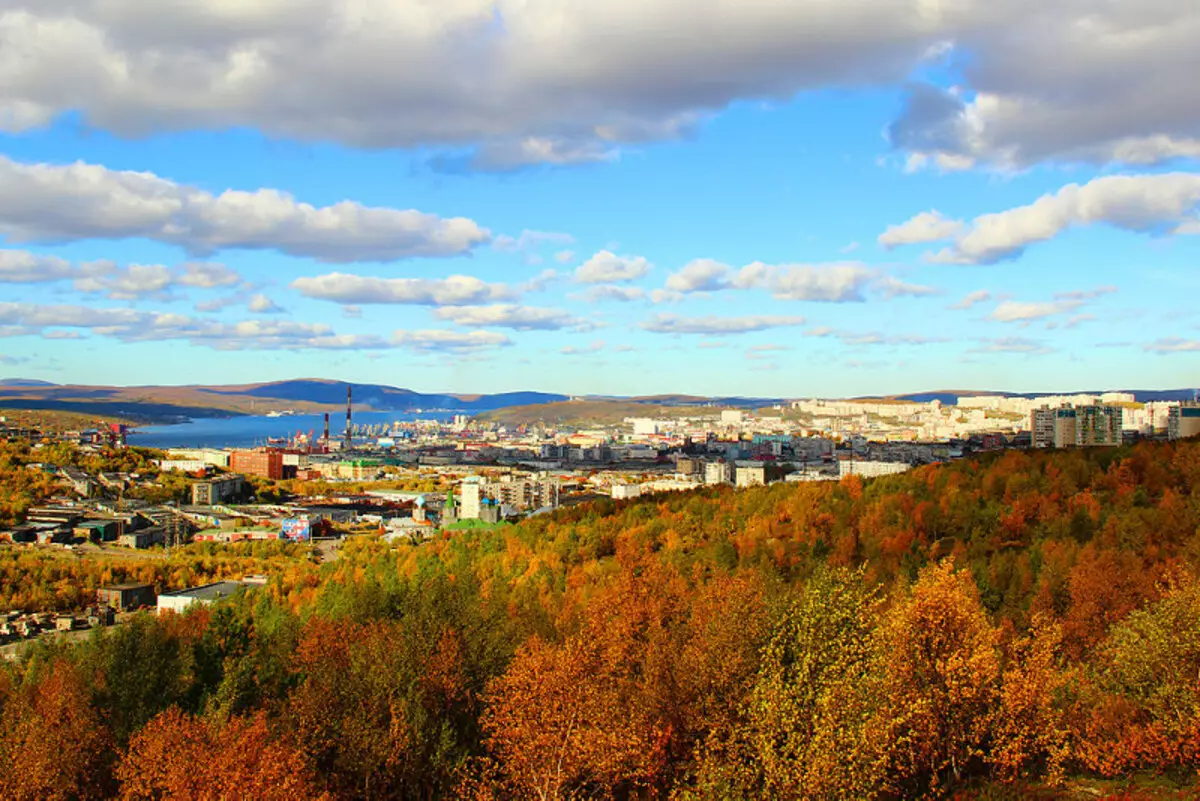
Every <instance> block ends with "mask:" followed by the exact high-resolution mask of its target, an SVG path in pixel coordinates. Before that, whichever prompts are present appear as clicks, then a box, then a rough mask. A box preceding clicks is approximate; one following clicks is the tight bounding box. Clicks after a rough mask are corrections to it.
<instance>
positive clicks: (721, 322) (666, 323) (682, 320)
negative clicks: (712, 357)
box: [642, 314, 804, 335]
mask: <svg viewBox="0 0 1200 801" xmlns="http://www.w3.org/2000/svg"><path fill="white" fill-rule="evenodd" d="M800 325H804V318H803V317H794V316H779V315H752V316H748V317H716V316H713V315H709V316H707V317H680V316H678V315H674V314H656V315H654V316H653V317H651V318H650V319H649V320H647V321H646V322H644V323H642V328H643V329H645V330H646V331H652V332H654V333H656V334H702V335H722V334H747V333H750V332H752V331H765V330H767V329H770V328H785V327H789V326H800Z"/></svg>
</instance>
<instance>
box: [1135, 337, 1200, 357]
mask: <svg viewBox="0 0 1200 801" xmlns="http://www.w3.org/2000/svg"><path fill="white" fill-rule="evenodd" d="M1143 349H1144V350H1145V351H1146V352H1148V353H1157V354H1160V355H1164V354H1169V353H1200V340H1198V339H1181V338H1179V337H1166V338H1163V339H1157V340H1155V341H1154V342H1151V343H1149V344H1148V345H1146V346H1145V347H1144V348H1143Z"/></svg>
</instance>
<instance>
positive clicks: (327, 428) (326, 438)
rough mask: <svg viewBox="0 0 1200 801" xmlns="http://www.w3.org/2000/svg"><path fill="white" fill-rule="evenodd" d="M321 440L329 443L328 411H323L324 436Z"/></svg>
mask: <svg viewBox="0 0 1200 801" xmlns="http://www.w3.org/2000/svg"><path fill="white" fill-rule="evenodd" d="M321 441H322V442H324V443H325V444H326V445H328V444H329V412H325V437H324V439H322V440H321Z"/></svg>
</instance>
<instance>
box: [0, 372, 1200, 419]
mask: <svg viewBox="0 0 1200 801" xmlns="http://www.w3.org/2000/svg"><path fill="white" fill-rule="evenodd" d="M346 386H347V384H346V383H345V382H341V381H329V380H326V379H318V378H302V379H296V380H291V381H271V382H266V383H259V384H233V385H217V386H203V385H197V386H181V387H171V386H142V387H103V386H77V385H63V384H54V383H51V382H49V381H38V380H34V379H25V378H8V379H4V380H0V408H9V409H52V410H58V411H72V412H81V413H85V414H95V415H102V416H107V417H122V418H126V419H130V420H135V421H145V422H151V421H153V422H161V421H166V420H178V419H182V418H196V417H231V416H236V415H248V414H267V413H268V412H272V411H285V410H288V409H290V410H293V411H296V412H337V411H340V410H342V409H344V408H345V405H346ZM349 386H350V387H351V389H352V391H353V396H354V408H355V409H356V410H360V411H378V412H411V411H415V410H417V409H421V410H433V409H439V410H446V411H455V412H462V413H465V414H478V413H482V412H489V411H495V410H498V409H508V408H512V407H524V406H537V405H542V404H547V403H557V402H560V401H566V400H569V398H568V397H567V396H566V395H556V394H553V393H548V392H503V393H498V394H492V395H468V394H459V393H431V394H426V393H421V392H414V391H413V390H411V389H403V388H400V387H393V386H389V385H386V384H356V383H352V384H350V385H349ZM1124 391H1128V392H1132V393H1133V395H1134V397H1135V398H1137V400H1138V401H1141V402H1148V401H1164V400H1190V399H1191V398H1192V396H1193V390H1191V389H1175V390H1124ZM1050 394H1099V391H1093V392H1089V393H1045V392H1042V393H1013V392H980V391H976V390H939V391H936V392H920V393H914V394H909V395H891V396H876V397H887V398H890V399H893V400H907V401H916V402H923V403H927V402H929V401H932V400H940V401H942V402H943V403H947V404H950V403H956V402H957V401H958V399H959V398H960V397H969V396H978V395H1008V396H1011V397H1024V398H1039V397H1045V396H1047V395H1050ZM584 400H587V401H591V402H601V403H602V402H607V401H611V402H619V403H621V404H641V405H645V406H647V407H666V406H674V407H691V406H716V407H727V408H728V407H735V408H761V407H765V406H773V405H776V404H779V403H785V402H786V400H785V399H783V398H752V397H738V396H734V397H713V398H706V397H702V396H697V395H682V394H670V395H646V396H638V397H624V398H623V397H618V396H607V395H605V396H599V395H593V396H587V397H586V398H584Z"/></svg>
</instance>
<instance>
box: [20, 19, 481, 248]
mask: <svg viewBox="0 0 1200 801" xmlns="http://www.w3.org/2000/svg"><path fill="white" fill-rule="evenodd" d="M2 21H3V16H2V15H0V26H2V24H3V23H2ZM2 39H3V36H2V35H0V40H2ZM2 74H3V67H2V66H0V75H2ZM0 234H3V235H4V236H6V237H7V238H8V239H10V240H12V241H16V242H43V243H61V242H72V241H77V240H81V239H93V238H108V239H118V238H125V237H144V238H146V239H152V240H155V241H157V242H163V243H166V244H170V245H178V246H179V247H182V248H184V249H185V250H187V251H188V252H190V253H196V254H208V253H212V252H214V251H217V250H222V249H226V248H248V249H274V250H278V251H280V252H283V253H287V254H289V255H292V256H304V257H310V258H314V259H318V260H320V261H325V262H336V263H345V262H354V261H391V260H395V259H402V258H409V257H417V256H427V257H435V256H457V255H461V254H464V253H468V252H470V251H471V250H472V249H473V248H475V247H477V246H478V245H480V244H483V243H485V242H487V241H488V240H489V239H490V236H491V235H490V233H489V232H488V231H487V230H486V229H483V228H481V227H479V226H478V225H477V224H476V223H475V222H473V221H471V220H468V219H465V218H452V219H444V218H441V217H437V216H434V215H431V214H423V213H421V212H419V211H412V210H407V211H405V210H399V209H390V208H371V207H367V206H362V205H360V204H358V203H354V202H352V201H342V202H340V203H335V204H333V205H331V206H324V207H321V208H316V207H314V206H311V205H309V204H307V203H302V202H300V201H297V200H296V199H295V198H293V197H292V196H291V195H289V194H287V193H285V192H281V191H279V190H276V189H259V190H257V191H253V192H246V191H240V190H233V189H229V190H226V191H225V192H222V193H221V194H219V195H214V194H212V193H210V192H207V191H204V190H202V189H198V188H196V187H192V186H186V185H183V184H177V183H175V182H173V181H170V180H168V179H165V178H160V177H159V176H157V175H154V174H152V173H148V172H127V171H117V170H109V169H107V168H105V167H102V166H98V165H94V164H84V163H83V162H76V163H75V164H69V165H53V164H22V163H19V162H15V161H12V160H10V159H8V158H6V157H4V156H0Z"/></svg>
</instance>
